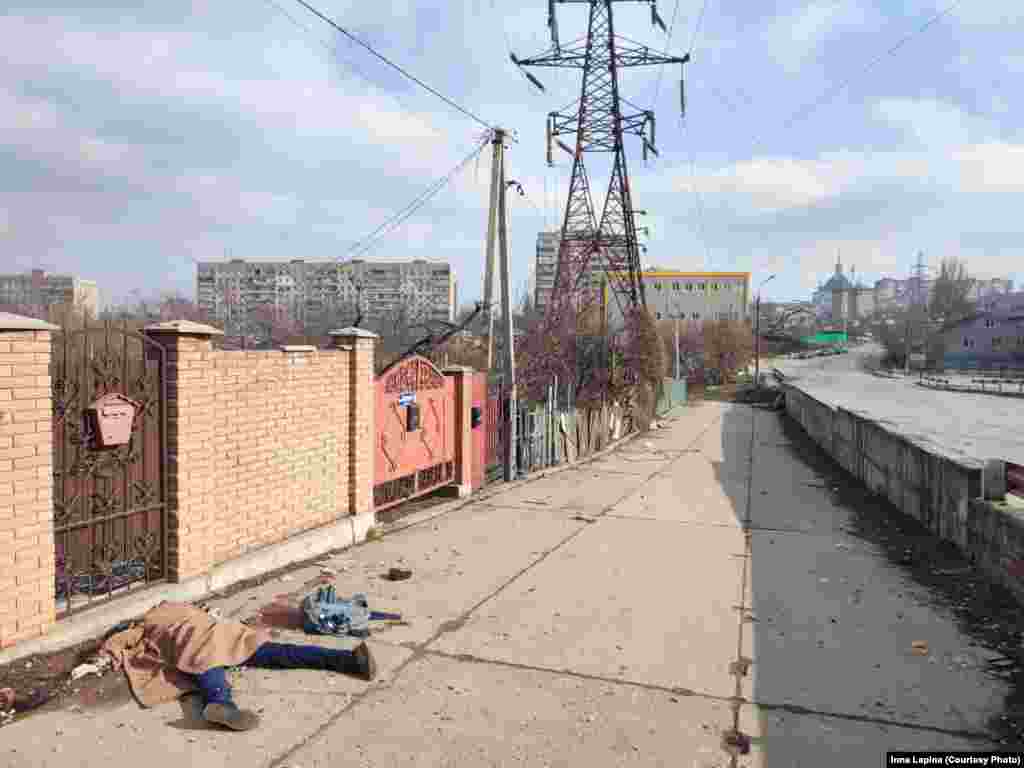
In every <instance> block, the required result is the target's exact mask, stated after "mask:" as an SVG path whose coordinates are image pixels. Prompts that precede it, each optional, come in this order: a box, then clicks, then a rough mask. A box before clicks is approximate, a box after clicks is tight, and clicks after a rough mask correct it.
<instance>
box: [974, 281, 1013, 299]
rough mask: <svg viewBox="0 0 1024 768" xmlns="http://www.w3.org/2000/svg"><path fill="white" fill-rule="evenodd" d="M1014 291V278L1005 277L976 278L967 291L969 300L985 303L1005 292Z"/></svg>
mask: <svg viewBox="0 0 1024 768" xmlns="http://www.w3.org/2000/svg"><path fill="white" fill-rule="evenodd" d="M1007 293H1013V280H1012V279H1009V278H1005V277H993V278H990V279H987V280H986V279H980V278H979V279H975V280H972V281H971V288H970V290H969V291H968V292H967V299H968V301H974V302H980V303H984V302H986V301H987V300H990V299H994V298H997V297H999V296H1002V295H1003V294H1007Z"/></svg>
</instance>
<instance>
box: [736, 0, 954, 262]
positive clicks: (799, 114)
mask: <svg viewBox="0 0 1024 768" xmlns="http://www.w3.org/2000/svg"><path fill="white" fill-rule="evenodd" d="M962 3H963V0H954V2H952V3H951V4H950V5H948V6H946V7H945V8H943V9H942V10H941V11H938V12H937V13H934V14H933V15H932V16H930V17H929V18H928V19H927V20H926V21H925V22H924V23H922V24H921V25H920V26H918V27H916V28H915V29H913V30H911V31H910V32H909V33H907V34H906V35H904V36H903V37H901V38H900V39H899V40H897V41H896V42H895V43H893V44H892V45H890V46H889V47H888V48H886V49H885V50H883V51H881V52H879V53H878V54H877V55H876V56H875V57H874V58H872V59H871V60H870V61H869V62H868V63H867V64H865V65H864V66H863V67H861V68H860V69H859V70H857V71H855V72H853V73H852V74H850V75H849V76H848V77H846V78H844V79H843V80H842V81H840V82H839V83H837V84H835V85H833V86H830V87H829V88H826V89H825V90H824V91H823V92H822V93H821V94H820V95H819V96H818V97H816V98H815V99H813V100H811V101H809V102H807V103H806V104H805V105H804V106H803V107H800V108H799V109H797V110H796V111H795V112H793V113H792V114H791V115H790V116H789V117H788V118H787V119H786V120H785V121H784V122H783V123H782V125H781V126H780V130H785V129H789V128H792V127H793V125H794V124H795V123H796V122H798V121H799V120H802V119H806V118H808V117H810V115H812V114H813V113H814V112H815V111H816V110H818V109H819V108H821V107H822V106H824V105H825V104H826V103H828V101H829V100H830V99H831V98H832V97H834V96H835V95H836V94H838V93H839V92H840V91H841V90H843V89H844V88H846V87H847V86H849V85H850V84H852V83H853V82H854V81H855V80H857V79H858V78H860V77H862V76H864V75H865V74H867V73H868V72H870V71H871V70H872V69H874V68H875V67H877V66H878V65H879V64H881V63H882V62H883V61H885V59H886V58H888V57H890V56H894V55H896V53H897V52H898V51H899V50H900V49H901V48H903V47H904V46H905V45H906V44H907V43H909V42H910V41H911V40H913V39H914V38H915V37H918V36H919V35H921V34H922V33H924V32H925V31H927V30H928V29H929V28H931V27H932V26H934V25H935V24H936V23H937V22H938V21H940V20H941V19H943V18H944V17H946V16H948V15H949V14H950V13H952V12H953V11H954V10H955V9H956V8H957V7H958V6H959V5H961V4H962ZM766 136H767V134H765V133H762V134H759V135H758V136H757V137H756V138H755V141H754V142H753V143H752V144H751V146H750V151H751V153H753V151H754V150H756V149H757V148H758V147H759V146H760V145H761V144H762V143H763V141H764V140H765V138H766ZM735 168H736V164H735V163H734V164H733V172H735ZM763 263H764V262H762V263H759V264H758V267H759V268H760V267H761V266H763Z"/></svg>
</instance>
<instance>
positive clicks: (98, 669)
mask: <svg viewBox="0 0 1024 768" xmlns="http://www.w3.org/2000/svg"><path fill="white" fill-rule="evenodd" d="M106 667H107V665H106V664H98V663H95V662H89V663H85V664H79V665H78V666H77V667H75V668H74V669H73V670H71V679H72V680H79V679H81V678H83V677H85V676H86V675H102V674H103V673H104V672H105V671H106Z"/></svg>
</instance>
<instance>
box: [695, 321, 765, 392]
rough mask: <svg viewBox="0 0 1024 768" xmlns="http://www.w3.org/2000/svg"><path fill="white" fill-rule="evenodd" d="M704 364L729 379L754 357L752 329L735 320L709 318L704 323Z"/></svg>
mask: <svg viewBox="0 0 1024 768" xmlns="http://www.w3.org/2000/svg"><path fill="white" fill-rule="evenodd" d="M703 335H704V364H705V366H706V367H708V368H714V369H716V370H718V372H719V373H720V374H721V377H722V379H723V381H727V380H729V379H730V378H731V377H733V376H734V375H735V373H736V371H738V370H739V369H741V368H745V367H746V366H747V365H748V364H749V363H750V361H751V359H752V358H753V351H754V349H753V348H754V343H753V339H751V337H750V329H749V328H747V327H746V325H745V324H744V323H742V322H738V321H735V320H709V321H707V322H705V323H704V328H703Z"/></svg>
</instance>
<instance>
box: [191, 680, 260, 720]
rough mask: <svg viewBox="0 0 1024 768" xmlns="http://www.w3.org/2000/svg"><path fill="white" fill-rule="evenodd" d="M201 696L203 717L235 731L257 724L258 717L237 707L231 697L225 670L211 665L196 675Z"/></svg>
mask: <svg viewBox="0 0 1024 768" xmlns="http://www.w3.org/2000/svg"><path fill="white" fill-rule="evenodd" d="M196 681H197V683H198V685H199V691H200V693H201V694H202V696H203V719H205V720H206V721H207V722H210V723H216V724H217V725H223V726H225V727H227V728H231V729H232V730H235V731H248V730H251V729H253V728H255V727H256V726H257V725H259V722H260V720H259V717H258V716H257V715H256V714H255V713H253V712H250V711H249V710H246V709H239V708H238V706H237V705H236V704H235V702H234V700H233V699H232V697H231V686H230V685H229V684H228V676H227V670H225V669H224V667H212V668H210V669H208V670H206V671H205V672H203V673H202V674H200V675H196Z"/></svg>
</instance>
